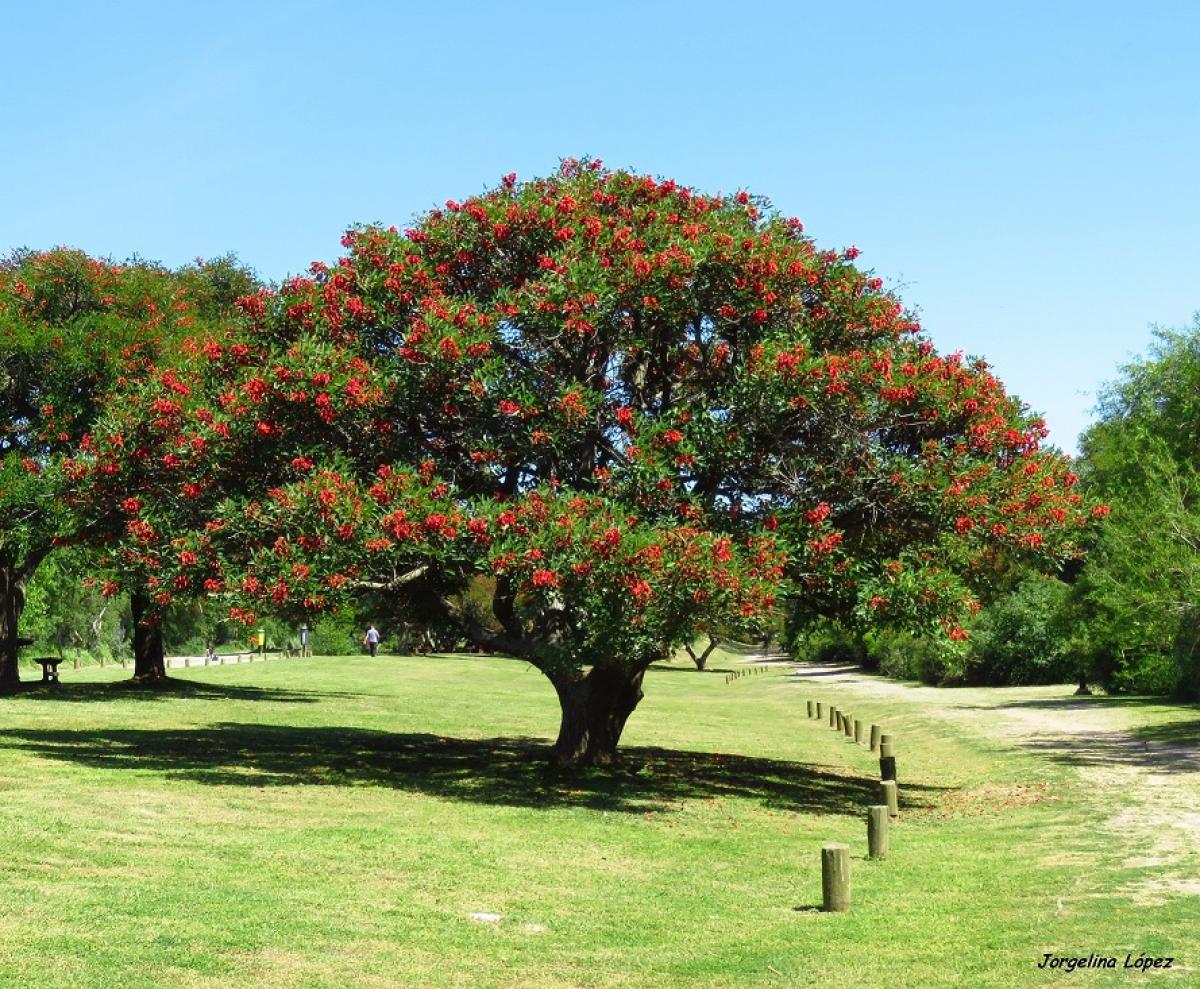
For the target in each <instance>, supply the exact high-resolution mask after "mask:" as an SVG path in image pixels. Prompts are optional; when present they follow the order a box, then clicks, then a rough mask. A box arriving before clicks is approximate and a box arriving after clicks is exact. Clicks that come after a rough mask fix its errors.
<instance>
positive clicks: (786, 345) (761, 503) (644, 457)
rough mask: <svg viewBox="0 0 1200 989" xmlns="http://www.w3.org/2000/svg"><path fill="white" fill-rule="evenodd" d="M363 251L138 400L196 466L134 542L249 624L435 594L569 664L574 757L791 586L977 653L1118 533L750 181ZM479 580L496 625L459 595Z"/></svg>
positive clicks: (489, 211) (387, 235) (605, 190)
mask: <svg viewBox="0 0 1200 989" xmlns="http://www.w3.org/2000/svg"><path fill="white" fill-rule="evenodd" d="M344 244H345V245H346V247H347V248H348V249H349V250H348V253H347V255H346V256H345V257H343V258H342V259H341V260H340V261H339V262H338V263H337V264H336V265H335V266H333V267H326V266H324V265H320V264H318V265H314V266H313V269H312V272H311V275H312V277H303V278H295V279H292V280H291V281H289V282H287V283H286V284H285V285H284V286H283V288H282V290H281V291H280V292H279V293H278V294H271V293H260V294H257V295H255V296H253V297H251V298H247V299H245V300H243V303H242V305H243V310H244V311H245V313H246V317H247V325H246V326H245V327H243V328H242V330H241V331H240V332H241V334H242V336H241V338H240V339H242V340H243V341H245V342H243V343H239V344H232V343H231V342H229V341H227V342H226V344H224V345H222V347H223V348H224V349H222V350H221V353H220V354H217V355H216V356H214V357H213V358H212V359H209V360H206V361H204V362H195V363H194V364H193V365H192V366H191V367H190V368H189V369H185V372H182V373H185V374H186V376H187V381H186V382H185V383H184V387H185V388H186V389H187V391H188V394H187V395H183V394H182V390H183V389H181V388H174V389H172V387H171V386H169V385H168V384H164V382H163V381H162V380H161V379H160V380H158V381H148V383H147V387H146V390H144V391H143V392H142V393H141V397H140V399H139V400H138V401H136V402H130V403H128V410H129V414H131V415H134V416H141V418H142V420H143V422H142V425H140V426H135V425H134V424H131V428H137V429H141V430H142V432H141V433H140V434H139V435H143V436H145V437H147V440H146V441H145V442H143V443H142V444H141V447H142V448H143V460H145V461H147V462H149V461H151V460H153V462H154V463H156V464H157V465H159V466H158V467H156V470H161V469H162V465H163V463H164V460H163V458H164V457H165V456H166V454H163V453H162V450H163V449H165V447H164V446H163V444H168V445H170V446H171V450H172V451H174V452H175V454H176V455H175V459H174V461H173V462H172V464H171V465H170V466H169V467H167V468H166V469H167V470H170V471H173V472H175V473H174V475H173V476H174V480H173V481H172V488H171V493H170V497H166V490H165V488H163V489H159V490H158V494H157V495H155V496H154V497H151V498H149V499H148V500H147V501H146V503H145V504H144V505H141V504H139V506H138V509H137V512H136V513H135V514H137V515H138V518H139V519H142V520H145V519H143V516H145V517H146V518H150V519H153V518H154V517H156V516H157V517H161V518H163V519H168V518H173V519H176V520H177V521H178V522H179V523H180V524H174V523H172V524H171V525H168V526H157V527H156V528H154V531H153V533H147V532H145V531H143V532H142V536H141V537H139V536H138V535H137V533H136V532H134V531H133V529H129V530H128V532H127V535H129V536H131V537H132V539H127V540H126V542H125V544H124V545H123V547H122V549H121V552H123V553H124V554H125V557H124V558H125V561H126V563H129V564H131V565H132V564H136V565H141V564H142V563H144V562H145V561H146V560H150V561H151V563H152V567H153V569H154V570H155V574H154V579H156V580H157V581H158V582H159V585H158V586H160V587H162V588H164V592H165V593H168V594H169V593H173V591H172V590H171V589H172V588H173V589H182V590H186V591H189V592H191V591H194V590H195V589H196V588H197V587H207V588H209V589H217V588H219V589H220V590H222V591H223V592H225V593H230V594H233V595H235V596H236V598H237V600H235V601H234V602H233V609H234V612H233V613H234V615H235V616H240V617H242V618H243V619H244V620H247V621H248V622H253V621H255V620H256V618H257V614H258V613H259V612H261V611H264V610H281V609H282V610H287V609H294V610H296V611H300V612H307V611H312V610H319V609H321V608H324V607H329V606H330V605H331V604H332V603H334V602H335V601H336V600H337V599H338V597H339V595H343V594H346V593H352V592H353V591H355V590H356V589H361V588H364V587H371V588H374V589H376V590H379V589H383V590H389V589H390V590H393V591H395V592H396V593H398V594H404V595H407V596H409V597H410V598H411V599H413V600H419V601H420V602H421V604H422V607H424V608H432V609H435V610H437V611H438V612H439V613H440V614H441V615H442V617H443V618H444V619H445V620H447V621H453V622H456V623H457V624H458V625H459V626H460V627H461V628H462V629H463V630H464V632H465V633H466V634H468V635H469V636H471V637H472V638H473V639H474V640H475V641H476V642H478V643H479V644H482V645H486V646H489V647H491V648H494V649H501V650H504V651H506V652H509V653H511V654H513V655H516V656H520V657H522V658H525V659H527V660H528V661H529V662H531V663H533V664H534V665H535V666H537V667H538V668H539V669H540V670H542V672H543V673H545V674H546V676H547V677H548V678H549V679H550V681H551V683H552V684H553V686H554V688H555V690H556V692H557V694H558V697H559V699H560V702H561V706H562V721H561V725H560V730H559V735H558V740H557V742H556V745H555V753H556V759H557V761H558V762H559V763H560V764H563V765H570V764H578V763H595V762H605V761H609V760H611V759H612V758H613V756H614V754H615V751H616V747H617V744H618V741H619V739H620V736H621V732H622V730H623V727H624V724H625V721H626V719H627V718H628V717H629V715H630V713H631V712H632V711H633V710H634V708H635V707H636V705H637V703H638V701H639V700H640V698H641V695H642V694H641V685H642V678H643V675H644V672H645V670H646V668H647V667H648V665H649V664H650V663H651V662H652V661H653V660H654V659H656V658H659V657H661V656H663V655H665V654H666V653H667V652H668V651H669V650H670V649H671V648H672V647H673V646H675V645H677V644H680V643H682V642H684V641H687V640H688V639H689V638H690V636H691V635H692V634H693V632H694V631H695V629H696V628H697V627H698V626H707V625H712V624H714V623H716V622H720V621H725V620H735V621H739V622H745V623H753V622H754V621H756V620H757V619H759V618H760V617H762V616H765V614H766V613H767V612H768V610H769V609H771V608H772V606H773V605H774V604H775V601H776V598H777V597H778V596H779V595H781V594H785V593H786V594H792V595H798V596H800V598H801V599H802V600H804V601H806V602H809V603H811V606H812V608H813V610H814V611H821V612H825V613H828V612H830V611H835V612H841V613H853V614H857V615H859V616H860V617H862V618H863V619H864V620H869V621H875V622H891V623H898V624H906V625H910V626H912V625H919V626H924V627H929V628H931V629H932V630H935V631H937V633H938V634H942V635H945V636H947V637H948V638H949V639H950V640H955V639H958V638H961V637H962V636H963V635H964V634H965V633H963V632H962V630H961V627H960V625H959V616H960V615H961V614H962V613H963V612H964V611H965V610H968V609H970V608H971V607H972V606H973V603H974V595H973V589H977V587H978V586H979V584H980V583H981V582H982V581H983V580H984V579H985V577H986V573H987V571H988V567H989V566H990V565H991V563H990V561H991V559H992V558H993V557H994V556H995V555H996V554H997V553H1020V554H1024V555H1027V556H1030V557H1033V558H1036V559H1040V560H1042V561H1044V562H1045V563H1046V564H1047V565H1053V564H1054V563H1055V562H1056V561H1058V560H1060V559H1062V558H1063V557H1066V556H1070V555H1072V554H1075V553H1077V552H1078V550H1077V546H1078V543H1079V537H1080V530H1081V527H1082V526H1084V525H1086V524H1088V522H1089V520H1090V514H1089V512H1088V510H1087V508H1086V506H1084V505H1083V504H1082V503H1081V501H1080V498H1079V497H1078V495H1076V494H1075V492H1074V491H1073V489H1072V486H1073V484H1074V480H1075V479H1074V477H1073V475H1072V474H1071V473H1070V471H1069V469H1068V465H1067V464H1066V462H1065V461H1064V460H1063V458H1061V457H1060V456H1057V455H1055V454H1052V453H1046V452H1042V451H1040V450H1039V443H1040V441H1041V440H1042V439H1043V437H1044V436H1045V429H1044V427H1043V426H1042V424H1041V422H1040V421H1038V420H1036V419H1034V418H1032V417H1031V416H1029V415H1028V414H1027V413H1026V412H1025V411H1024V410H1023V409H1022V407H1021V405H1020V404H1019V403H1018V402H1017V401H1015V400H1014V399H1012V398H1010V397H1009V396H1007V395H1006V394H1005V393H1004V390H1003V388H1002V387H1001V385H1000V383H999V382H998V381H997V380H996V379H995V378H994V377H993V376H992V375H991V373H990V372H989V370H988V369H987V367H986V365H984V364H983V363H981V362H970V361H964V360H962V359H960V358H958V357H954V356H952V357H943V356H939V355H938V354H936V353H935V352H934V350H933V348H932V346H931V345H930V344H929V343H928V342H927V341H925V340H923V339H922V338H921V337H920V335H919V327H918V326H917V324H916V322H915V321H914V320H913V319H912V317H911V316H910V315H909V314H908V313H906V312H905V311H904V309H903V308H902V306H901V305H900V303H899V302H898V301H897V300H896V299H895V298H894V297H892V296H891V295H890V294H888V293H886V292H885V291H884V290H883V288H882V285H881V283H880V281H879V280H878V279H877V278H874V277H872V276H871V275H870V274H869V273H864V272H862V271H860V270H859V269H858V268H857V267H855V265H854V263H853V261H854V258H855V256H856V254H857V252H856V251H855V250H854V249H853V248H851V249H849V250H846V251H841V252H835V251H828V250H819V249H818V248H817V247H816V246H815V245H814V244H813V242H812V241H811V240H810V239H809V238H808V237H807V236H806V235H805V234H804V232H803V229H802V227H801V225H800V223H799V222H798V221H795V220H789V219H785V218H783V217H780V216H777V215H775V214H773V213H772V212H770V210H769V209H768V208H767V204H766V203H765V202H763V201H761V200H758V199H754V198H752V197H750V196H749V195H747V194H746V193H738V194H736V195H733V196H709V195H703V194H700V193H698V192H696V191H694V190H692V189H689V188H687V187H684V186H680V185H678V184H677V183H675V182H673V181H669V180H668V181H660V180H656V179H653V178H651V177H648V176H639V175H634V174H629V173H626V172H619V171H618V172H612V171H607V170H605V169H603V168H602V167H601V166H600V165H599V163H597V162H582V163H580V162H573V161H568V162H566V163H565V164H564V166H563V169H562V170H561V173H560V174H559V175H557V176H555V177H553V178H548V179H540V180H535V181H531V182H526V183H518V182H517V181H516V180H515V177H513V176H509V177H507V178H506V179H505V180H504V181H503V182H502V183H501V185H500V186H499V187H498V188H496V189H494V190H491V191H490V192H487V193H485V194H484V195H481V196H477V197H473V198H471V199H468V200H466V201H465V202H462V203H458V202H449V203H447V204H446V208H445V209H443V210H437V211H434V212H433V213H430V214H429V215H427V216H426V217H424V218H423V219H422V220H421V221H420V222H419V223H418V224H416V225H415V226H414V227H413V228H412V229H410V230H406V231H404V232H399V231H397V230H394V229H392V230H383V229H377V228H362V229H357V230H354V231H352V232H351V233H349V234H348V235H347V236H346V238H345V239H344ZM209 346H217V345H216V344H210V345H209ZM234 346H238V347H241V348H243V349H242V350H241V351H240V352H239V354H240V356H238V358H237V359H236V360H234V359H231V358H230V355H231V354H232V352H233V347H234ZM171 390H174V391H175V392H177V393H178V394H174V395H167V394H166V393H165V392H166V391H171ZM156 401H169V402H171V403H173V405H172V411H171V414H170V415H169V416H167V415H165V414H156V415H154V416H151V417H149V418H148V419H147V418H146V417H145V415H144V411H145V410H146V409H147V408H151V407H154V403H155V402H156ZM158 408H160V409H162V408H163V407H162V406H158ZM197 437H199V438H200V439H201V440H203V450H202V452H201V453H193V452H191V451H192V450H193V448H194V447H195V446H196V440H197ZM149 439H153V440H154V444H157V446H155V445H154V444H151V443H150V442H149ZM151 450H153V451H154V452H153V453H151V452H150V451H151ZM124 456H127V453H122V452H121V451H117V450H106V451H97V452H94V454H93V468H94V467H95V466H97V465H99V464H100V463H101V462H102V461H103V460H104V458H106V457H111V458H113V459H114V460H119V459H120V458H121V457H124ZM189 486H190V487H189ZM189 490H190V491H192V493H193V494H192V495H191V496H188V495H186V492H187V491H189ZM203 492H209V495H207V496H206V497H209V498H210V499H211V502H210V503H206V502H205V501H204V499H203V498H196V497H194V496H195V495H196V494H197V493H203ZM220 494H223V495H224V496H225V497H226V500H225V501H223V502H219V503H218V501H217V496H218V495H220ZM189 499H190V501H189ZM209 504H211V508H212V510H211V511H210V510H209V507H208V506H209ZM201 506H204V507H203V512H201ZM197 512H200V514H203V515H204V518H203V520H201V518H200V516H199V515H197V514H196V513H197ZM188 513H192V514H191V516H189V514H188ZM185 521H186V524H183V523H184V522H185ZM152 525H153V523H152ZM164 532H165V533H168V534H169V536H170V538H167V537H164V536H162V535H161V533H164ZM143 537H144V538H143ZM139 547H140V548H139ZM480 574H484V575H489V576H492V577H494V586H495V592H494V596H493V601H492V608H491V614H490V615H480V614H476V613H473V612H472V611H471V610H470V609H469V608H465V607H464V606H463V604H462V600H463V599H462V596H461V592H462V591H463V589H464V587H465V585H466V583H467V581H469V580H470V579H471V578H472V577H473V576H477V575H480Z"/></svg>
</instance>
